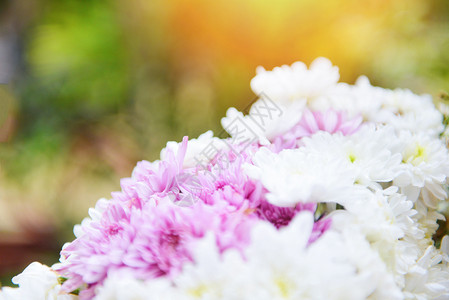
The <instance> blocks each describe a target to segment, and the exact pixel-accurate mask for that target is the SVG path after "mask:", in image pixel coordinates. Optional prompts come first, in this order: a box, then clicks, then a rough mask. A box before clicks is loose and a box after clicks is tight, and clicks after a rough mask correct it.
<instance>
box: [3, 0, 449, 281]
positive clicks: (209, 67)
mask: <svg viewBox="0 0 449 300" xmlns="http://www.w3.org/2000/svg"><path fill="white" fill-rule="evenodd" d="M318 56H325V57H328V58H330V59H331V60H332V61H333V63H334V64H336V65H338V66H340V72H341V80H342V81H346V82H349V83H353V82H354V80H355V79H356V78H357V76H359V75H361V74H366V75H368V76H369V78H370V79H371V80H372V82H373V83H374V84H375V85H379V86H383V87H389V88H394V87H403V88H409V89H411V90H413V91H414V92H417V93H424V92H425V93H429V94H432V95H433V96H434V97H435V98H438V97H439V95H440V94H441V93H444V92H447V91H448V90H449V1H447V0H394V1H390V0H364V1H359V0H341V1H337V0H299V1H292V0H277V1H260V0H247V1H242V0H238V1H237V0H215V1H208V0H190V1H186V0H172V1H163V0H151V1H150V0H90V1H79V0H10V1H7V0H0V82H1V83H3V84H2V85H0V279H1V283H2V284H3V285H10V284H11V283H10V278H11V276H12V275H13V274H16V273H18V272H20V271H21V270H22V269H23V267H24V266H26V265H28V264H29V263H30V262H31V261H34V260H39V261H42V262H44V263H47V264H50V265H51V264H53V263H54V262H56V261H57V259H58V253H59V249H60V247H61V246H62V244H63V243H64V242H65V241H70V240H72V239H73V233H72V228H73V225H74V224H76V223H79V222H80V221H81V220H82V219H83V218H84V217H85V216H86V215H87V209H88V208H89V207H90V206H93V205H94V204H95V202H96V200H97V199H98V198H101V197H106V198H108V197H109V196H110V192H111V191H114V190H118V189H119V188H120V186H119V179H120V178H121V177H128V176H130V174H131V171H132V169H133V166H134V165H135V164H136V162H137V161H139V160H142V159H147V160H155V159H157V158H158V157H159V151H160V149H161V148H162V147H164V145H165V143H166V142H167V141H168V140H178V141H179V140H181V138H182V136H184V135H189V136H190V137H196V136H198V135H199V134H201V133H202V132H204V131H206V130H208V129H213V130H214V131H215V132H216V133H218V132H219V131H220V123H219V120H220V118H221V117H222V116H224V114H225V111H226V108H227V107H229V106H235V107H237V108H239V109H243V108H244V107H246V105H247V104H248V103H249V102H251V101H252V100H253V98H254V94H253V93H252V92H251V90H250V88H249V82H250V79H251V78H252V77H253V76H254V72H255V68H256V66H258V65H262V66H264V67H265V68H267V69H271V68H273V67H274V66H277V65H282V64H291V63H292V62H294V61H297V60H301V61H304V62H306V63H310V62H311V61H312V60H313V59H314V58H316V57H318Z"/></svg>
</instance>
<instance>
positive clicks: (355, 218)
mask: <svg viewBox="0 0 449 300" xmlns="http://www.w3.org/2000/svg"><path fill="white" fill-rule="evenodd" d="M396 191H397V187H391V188H389V189H386V190H384V191H381V190H377V191H375V192H371V191H369V190H368V189H365V190H359V191H358V195H357V196H358V197H354V198H353V199H352V201H348V202H346V204H345V210H339V211H336V212H334V213H333V220H334V226H335V227H336V228H338V229H340V230H344V229H345V228H357V230H358V231H359V232H361V233H362V234H363V235H364V236H365V237H366V239H367V241H369V243H370V244H371V247H372V249H374V250H375V251H376V252H377V253H379V255H380V257H381V258H382V259H383V261H384V262H385V264H386V266H387V269H388V270H389V271H390V272H391V273H392V274H393V275H394V276H395V280H396V283H397V284H398V285H399V286H401V287H402V286H404V280H403V276H404V275H405V274H406V273H407V271H408V269H409V267H410V266H411V265H413V264H414V263H415V261H416V259H417V258H418V255H419V254H420V248H419V247H418V245H417V241H418V240H420V239H422V238H424V232H423V231H422V230H420V228H419V227H418V225H417V224H416V223H415V222H414V221H413V219H412V217H413V216H414V215H416V211H415V210H414V209H413V202H411V201H409V200H407V198H406V197H405V196H404V195H401V194H398V193H396Z"/></svg>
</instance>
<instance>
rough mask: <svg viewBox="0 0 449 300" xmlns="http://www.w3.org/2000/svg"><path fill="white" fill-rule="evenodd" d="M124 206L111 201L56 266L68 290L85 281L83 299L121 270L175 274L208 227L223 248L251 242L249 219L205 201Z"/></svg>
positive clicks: (147, 275) (137, 275)
mask: <svg viewBox="0 0 449 300" xmlns="http://www.w3.org/2000/svg"><path fill="white" fill-rule="evenodd" d="M122 204H123V203H120V202H118V201H116V202H113V203H111V204H110V205H109V207H108V209H107V210H106V211H105V212H104V213H103V216H102V218H101V220H100V221H99V222H91V223H90V224H89V225H88V226H86V227H84V228H83V231H84V234H83V235H82V236H80V237H78V238H77V239H76V240H75V241H73V242H72V243H70V244H69V245H68V246H66V247H64V249H63V250H62V252H61V255H62V257H63V258H64V260H63V263H62V264H60V265H59V266H58V267H57V268H56V270H57V271H58V272H59V273H60V274H61V275H62V276H64V277H67V278H69V279H68V280H67V281H66V282H65V283H64V285H63V289H64V290H65V291H67V292H70V291H73V290H75V289H77V288H79V287H81V286H83V285H87V289H86V290H84V291H83V292H82V293H81V294H80V298H81V299H90V298H91V297H90V295H91V292H90V291H91V290H92V289H94V288H95V286H97V285H98V284H101V283H102V282H103V281H104V280H105V278H106V277H107V275H108V274H109V273H111V272H114V271H117V270H119V271H120V272H129V273H130V274H132V276H133V277H134V278H138V279H151V278H156V277H160V276H172V275H173V274H176V273H177V272H179V271H180V270H181V269H182V266H183V264H184V263H185V262H187V261H191V256H190V250H189V246H190V243H191V242H192V241H193V240H195V239H198V238H201V237H203V236H204V234H205V232H206V231H209V230H210V231H213V232H215V234H216V236H217V245H218V246H219V248H220V249H221V250H223V251H224V250H225V249H227V248H237V249H239V248H240V249H241V248H242V247H243V244H246V243H248V241H249V228H250V225H249V224H245V222H247V221H249V219H247V220H246V219H245V218H244V216H243V215H238V214H217V212H216V210H215V209H214V207H212V206H208V205H204V204H202V203H201V202H200V203H197V204H195V205H194V206H191V207H179V206H177V205H175V204H173V203H171V202H170V201H168V200H167V201H165V202H161V203H160V204H159V205H158V206H154V205H151V203H148V204H146V205H144V206H143V207H142V209H137V208H135V207H131V208H128V207H126V206H123V205H122Z"/></svg>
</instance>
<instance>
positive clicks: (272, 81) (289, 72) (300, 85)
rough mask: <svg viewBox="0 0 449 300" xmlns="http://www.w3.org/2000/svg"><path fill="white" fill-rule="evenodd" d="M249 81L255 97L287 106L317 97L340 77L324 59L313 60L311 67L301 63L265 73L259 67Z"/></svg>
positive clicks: (334, 68)
mask: <svg viewBox="0 0 449 300" xmlns="http://www.w3.org/2000/svg"><path fill="white" fill-rule="evenodd" d="M256 73H257V75H256V76H255V77H254V78H253V79H252V80H251V88H252V90H253V91H254V92H255V93H256V94H257V95H261V94H265V95H267V96H268V97H269V98H270V99H272V100H273V101H275V102H276V103H284V104H285V103H290V102H295V101H298V100H301V99H304V98H306V99H307V100H309V101H310V100H311V99H315V98H318V97H320V96H322V95H325V94H326V92H327V91H328V90H331V89H332V88H333V87H334V86H335V85H336V83H337V82H338V80H339V78H340V74H339V72H338V67H336V66H333V65H332V63H331V62H330V61H329V60H328V59H327V58H324V57H320V58H317V59H315V60H314V61H313V62H312V64H311V65H310V68H309V69H307V66H306V65H305V64H304V63H302V62H295V63H293V64H292V65H291V66H287V65H284V66H282V67H276V68H274V69H273V70H272V71H266V70H265V69H264V68H263V67H258V68H257V70H256Z"/></svg>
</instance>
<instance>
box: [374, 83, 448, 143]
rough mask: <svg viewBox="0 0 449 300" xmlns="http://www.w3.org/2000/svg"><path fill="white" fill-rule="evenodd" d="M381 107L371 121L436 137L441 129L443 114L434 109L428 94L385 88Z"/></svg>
mask: <svg viewBox="0 0 449 300" xmlns="http://www.w3.org/2000/svg"><path fill="white" fill-rule="evenodd" d="M387 91H388V93H386V94H385V95H386V97H385V98H384V99H383V101H382V106H381V109H380V110H379V111H378V112H376V113H375V114H372V119H371V121H373V122H377V123H384V124H391V125H393V126H394V127H395V128H396V129H397V130H398V131H400V130H409V131H410V132H413V133H423V134H426V135H428V136H433V137H438V135H439V134H440V133H441V132H442V131H443V129H444V126H443V123H442V122H443V115H442V114H441V113H440V112H439V111H438V110H437V109H436V107H435V105H434V104H433V102H432V97H431V96H430V95H416V94H414V93H412V92H411V91H409V90H401V89H397V90H387Z"/></svg>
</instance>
